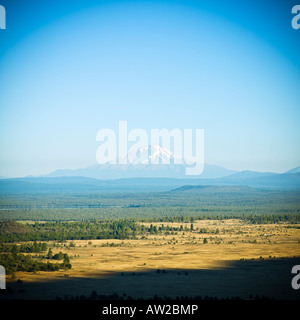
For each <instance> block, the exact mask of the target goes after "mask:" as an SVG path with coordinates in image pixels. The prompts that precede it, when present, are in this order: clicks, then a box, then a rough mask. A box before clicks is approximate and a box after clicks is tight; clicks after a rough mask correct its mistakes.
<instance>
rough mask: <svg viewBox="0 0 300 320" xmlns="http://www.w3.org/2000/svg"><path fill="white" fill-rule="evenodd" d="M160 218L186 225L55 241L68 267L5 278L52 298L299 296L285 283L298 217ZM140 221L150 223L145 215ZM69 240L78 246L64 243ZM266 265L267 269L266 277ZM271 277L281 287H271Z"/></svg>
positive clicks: (299, 253)
mask: <svg viewBox="0 0 300 320" xmlns="http://www.w3.org/2000/svg"><path fill="white" fill-rule="evenodd" d="M162 224H163V225H164V227H166V226H170V227H180V226H181V225H182V226H183V230H182V231H177V232H176V231H175V232H174V231H169V232H168V233H167V234H166V233H163V234H157V235H154V234H152V235H150V236H147V237H139V239H137V240H72V241H67V242H65V243H59V244H58V247H55V246H54V247H52V251H53V254H55V253H58V252H59V251H62V252H63V253H67V254H68V255H69V256H70V258H71V264H72V269H71V270H67V271H63V270H60V271H55V272H41V271H40V272H37V273H29V272H16V273H15V275H16V279H11V277H10V276H7V285H8V286H11V287H12V288H13V289H14V292H15V293H14V294H13V295H12V298H21V299H55V297H58V296H59V297H64V296H68V297H70V296H73V297H74V296H76V295H80V294H81V295H82V294H85V295H89V294H90V293H91V292H92V291H93V290H95V291H97V292H98V293H99V294H104V295H106V294H112V293H114V292H117V293H118V295H122V296H123V297H125V298H126V297H128V296H129V295H130V296H131V297H133V298H135V297H136V298H137V297H144V298H147V297H151V296H153V295H155V294H158V295H162V296H169V297H172V298H175V297H176V296H190V295H193V296H199V295H201V296H206V295H211V296H217V297H221V298H222V297H232V296H239V297H241V298H246V299H247V298H249V295H263V294H264V295H267V296H269V295H270V294H273V295H272V297H274V295H275V298H298V297H299V293H298V292H294V291H293V290H291V289H290V280H291V273H290V268H291V267H290V265H291V264H297V263H295V261H298V262H299V259H298V258H299V257H300V228H299V226H300V225H289V224H263V225H254V224H247V223H245V222H244V221H242V220H237V219H232V220H199V221H195V222H194V223H193V230H190V227H191V224H190V223H189V224H184V223H167V222H164V223H152V225H153V226H157V228H159V227H160V226H161V225H162ZM144 225H147V226H148V227H149V226H150V223H149V224H146V223H144ZM185 227H187V228H185ZM297 227H298V228H297ZM200 231H201V232H205V233H201V232H200ZM204 239H206V240H204ZM71 242H73V243H74V244H75V247H73V246H72V247H70V246H69V244H70V243H71ZM204 242H206V243H204ZM48 243H49V244H54V243H55V244H57V243H56V242H48ZM287 258H295V259H296V260H295V261H294V260H291V261H290V260H289V265H287V263H286V261H287V260H285V259H287ZM297 259H298V260H297ZM272 261H273V263H272ZM53 262H54V261H53ZM298 264H299V263H298ZM282 266H283V269H282V268H281V267H282ZM280 268H281V269H280ZM282 270H284V275H283V274H282V272H283V271H282ZM263 273H265V274H268V277H269V278H268V279H267V280H264V279H265V278H266V277H264V275H263ZM285 273H286V274H285ZM272 275H273V276H274V278H273V277H272ZM253 277H254V278H253ZM279 278H280V279H279ZM18 279H21V280H22V283H20V281H18V282H17V280H18ZM251 279H252V280H251ZM255 279H256V280H257V283H256V284H257V286H256V287H255V281H256V280H255ZM265 281H266V282H265ZM253 282H254V283H253ZM274 282H276V283H277V284H276V286H277V287H276V288H275V289H276V290H277V291H278V293H276V292H275V291H276V290H275V291H274V285H275V284H274ZM286 282H288V283H286ZM20 288H21V289H20ZM296 294H297V295H296ZM7 298H9V297H8V296H7Z"/></svg>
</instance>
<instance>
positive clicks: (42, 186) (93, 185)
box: [0, 170, 300, 194]
mask: <svg viewBox="0 0 300 320" xmlns="http://www.w3.org/2000/svg"><path fill="white" fill-rule="evenodd" d="M289 171H291V170H289ZM208 186H215V187H222V188H227V187H229V188H233V189H232V190H235V192H237V191H238V190H241V188H253V189H267V190H298V191H300V172H296V173H283V174H278V173H270V172H267V173H258V172H255V171H254V172H251V171H244V172H239V173H235V174H233V175H230V176H225V177H221V178H210V179H204V178H202V179H200V178H198V179H195V178H187V177H185V178H161V177H136V178H122V179H95V178H89V177H82V176H69V177H64V176H63V177H27V178H14V179H2V180H0V193H1V194H6V193H7V194H9V193H16V194H18V193H35V192H36V193H58V192H59V193H60V192H64V193H74V192H75V193H82V192H101V193H103V192H104V193H106V192H160V191H171V190H174V189H177V188H182V189H179V191H186V190H194V191H196V190H197V189H198V190H200V189H201V188H203V187H205V188H206V190H209V189H207V187H208Z"/></svg>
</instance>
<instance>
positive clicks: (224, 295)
mask: <svg viewBox="0 0 300 320" xmlns="http://www.w3.org/2000/svg"><path fill="white" fill-rule="evenodd" d="M294 265H300V257H296V258H283V259H274V258H270V259H264V260H263V259H258V260H257V259H256V260H247V261H245V260H243V261H232V262H231V263H229V264H228V266H227V267H226V268H223V269H210V270H208V269H201V270H192V269H186V270H183V269H180V270H178V269H157V270H146V271H143V272H125V271H124V272H118V273H111V274H110V275H109V276H106V277H102V278H101V277H90V278H88V277H61V279H60V280H57V279H55V280H53V281H47V282H20V281H16V282H14V283H9V284H8V286H7V287H8V289H7V290H1V295H0V299H37V300H46V299H51V300H53V299H79V300H84V299H99V300H104V299H110V300H111V299H117V300H120V299H124V300H127V299H141V298H142V299H153V298H154V299H158V298H159V299H190V298H192V299H208V298H217V299H232V298H234V299H238V298H239V299H257V298H260V299H262V298H269V299H300V290H294V289H293V288H292V286H291V281H292V278H293V277H294V276H295V275H294V274H292V273H291V269H292V267H293V266H294ZM99 271H100V270H99ZM4 293H6V294H4Z"/></svg>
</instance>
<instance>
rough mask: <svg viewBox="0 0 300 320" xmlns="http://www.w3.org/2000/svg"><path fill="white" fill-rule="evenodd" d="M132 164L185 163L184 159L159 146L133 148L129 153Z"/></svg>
mask: <svg viewBox="0 0 300 320" xmlns="http://www.w3.org/2000/svg"><path fill="white" fill-rule="evenodd" d="M128 161H129V163H130V164H161V163H162V164H172V163H174V162H177V163H184V161H183V159H182V157H180V156H178V155H176V154H175V153H173V152H171V151H170V150H168V149H166V148H163V147H161V146H159V145H147V146H142V147H139V148H137V149H136V148H131V149H130V150H129V152H128Z"/></svg>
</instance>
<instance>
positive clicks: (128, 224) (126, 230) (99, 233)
mask: <svg viewBox="0 0 300 320" xmlns="http://www.w3.org/2000/svg"><path fill="white" fill-rule="evenodd" d="M11 223H13V224H16V222H13V221H12V222H11ZM0 224H1V223H0ZM5 224H6V225H7V222H5ZM141 228H142V227H141V225H139V224H137V223H135V222H133V221H131V220H119V221H102V220H88V221H86V220H84V221H77V222H63V221H57V222H45V223H40V222H36V223H34V224H31V225H30V224H27V230H28V231H26V232H21V233H14V232H5V231H3V232H0V242H1V243H8V242H18V241H50V240H57V241H65V240H76V239H77V240H88V239H135V238H136V236H137V233H138V232H139V231H141ZM0 229H1V228H0Z"/></svg>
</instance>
